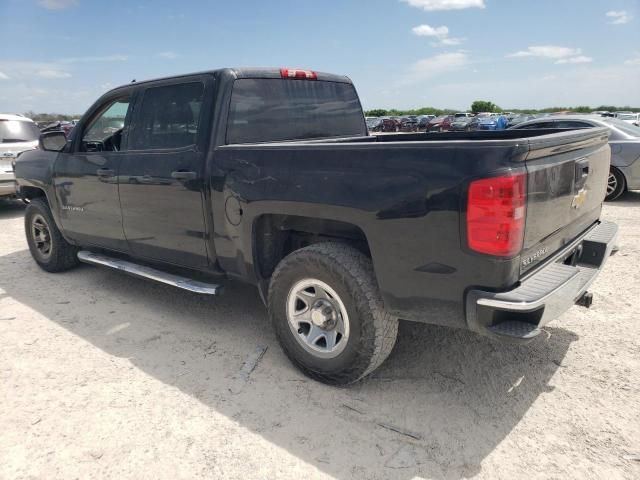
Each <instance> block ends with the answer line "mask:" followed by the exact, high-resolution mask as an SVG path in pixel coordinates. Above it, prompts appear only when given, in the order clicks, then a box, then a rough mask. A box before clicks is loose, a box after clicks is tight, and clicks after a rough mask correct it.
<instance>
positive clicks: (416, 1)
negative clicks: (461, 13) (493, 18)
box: [401, 0, 485, 12]
mask: <svg viewBox="0 0 640 480" xmlns="http://www.w3.org/2000/svg"><path fill="white" fill-rule="evenodd" d="M401 1H402V2H405V3H408V4H409V5H411V6H412V7H416V8H421V9H423V10H426V11H427V12H433V11H436V10H462V9H465V8H484V7H485V5H484V0H401Z"/></svg>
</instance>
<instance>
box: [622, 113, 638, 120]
mask: <svg viewBox="0 0 640 480" xmlns="http://www.w3.org/2000/svg"><path fill="white" fill-rule="evenodd" d="M618 118H619V119H620V120H637V118H638V114H637V113H623V114H622V115H618Z"/></svg>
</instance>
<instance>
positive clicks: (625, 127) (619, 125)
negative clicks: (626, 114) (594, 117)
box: [602, 117, 640, 137]
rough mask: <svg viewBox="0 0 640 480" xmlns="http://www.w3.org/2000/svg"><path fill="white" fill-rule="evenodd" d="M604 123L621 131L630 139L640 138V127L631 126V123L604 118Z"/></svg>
mask: <svg viewBox="0 0 640 480" xmlns="http://www.w3.org/2000/svg"><path fill="white" fill-rule="evenodd" d="M602 121H603V122H605V123H608V124H609V125H611V126H612V127H615V128H616V129H618V130H620V131H621V132H622V133H624V134H625V135H628V136H630V137H640V127H636V126H635V125H631V124H630V123H627V122H623V121H622V120H619V119H617V118H609V117H604V118H603V119H602Z"/></svg>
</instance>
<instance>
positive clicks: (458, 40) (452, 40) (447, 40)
mask: <svg viewBox="0 0 640 480" xmlns="http://www.w3.org/2000/svg"><path fill="white" fill-rule="evenodd" d="M465 40H466V38H460V37H458V38H454V37H447V38H443V39H442V40H440V41H439V42H438V43H432V44H431V45H433V46H443V47H449V46H451V45H460V44H461V43H462V42H464V41H465Z"/></svg>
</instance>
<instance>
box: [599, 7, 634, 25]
mask: <svg viewBox="0 0 640 480" xmlns="http://www.w3.org/2000/svg"><path fill="white" fill-rule="evenodd" d="M605 15H606V16H607V17H609V18H611V19H612V20H611V21H610V22H609V23H610V24H611V25H624V24H625V23H629V22H630V21H631V19H632V18H633V17H632V16H631V15H629V13H628V12H627V11H626V10H610V11H608V12H607V13H606V14H605Z"/></svg>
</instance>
